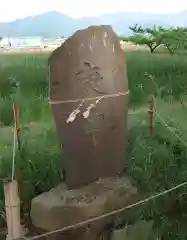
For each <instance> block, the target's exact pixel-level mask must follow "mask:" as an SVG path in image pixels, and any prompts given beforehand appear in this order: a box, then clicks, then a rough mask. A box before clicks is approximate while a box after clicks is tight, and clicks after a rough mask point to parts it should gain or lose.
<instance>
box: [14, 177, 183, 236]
mask: <svg viewBox="0 0 187 240" xmlns="http://www.w3.org/2000/svg"><path fill="white" fill-rule="evenodd" d="M185 185H187V182H183V183H181V184H179V185H177V186H175V187H172V188H170V189H168V190H165V191H163V192H161V193H158V194H156V195H153V196H150V197H147V198H145V199H143V200H140V201H138V202H136V203H133V204H130V205H128V206H125V207H123V208H120V209H118V210H114V211H112V212H110V213H106V214H103V215H101V216H99V217H95V218H91V219H89V220H87V221H83V222H80V223H76V224H72V225H69V226H67V227H63V228H60V229H57V230H54V231H51V232H47V233H43V234H40V235H37V236H34V237H23V238H21V240H36V239H39V238H41V237H46V236H49V235H52V234H55V233H61V232H65V231H68V230H72V229H75V228H80V227H83V226H85V225H88V224H91V223H93V222H96V221H99V220H103V219H104V218H107V217H111V216H114V215H116V214H118V213H121V212H124V211H125V210H129V209H131V208H134V207H137V206H139V205H141V204H144V203H147V202H149V201H151V200H154V199H156V198H158V197H161V196H164V195H166V194H168V193H170V192H172V191H175V190H177V189H179V188H181V187H184V186H185ZM19 240H20V239H19Z"/></svg>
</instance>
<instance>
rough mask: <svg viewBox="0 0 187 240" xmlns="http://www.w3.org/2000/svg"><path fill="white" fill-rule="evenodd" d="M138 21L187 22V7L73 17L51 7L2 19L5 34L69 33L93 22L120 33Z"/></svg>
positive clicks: (0, 33) (1, 33)
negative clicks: (173, 10)
mask: <svg viewBox="0 0 187 240" xmlns="http://www.w3.org/2000/svg"><path fill="white" fill-rule="evenodd" d="M135 23H139V24H141V25H143V26H146V27H151V26H153V25H154V24H156V25H162V26H165V27H169V26H187V10H186V11H183V12H179V13H175V14H148V13H135V12H122V13H114V14H113V13H111V14H104V15H101V16H99V17H82V18H79V19H73V18H71V17H69V16H66V15H64V14H62V13H60V12H56V11H51V12H47V13H43V14H41V15H37V16H34V17H31V16H30V17H26V18H24V19H18V20H15V21H12V22H6V23H0V36H2V37H25V36H27V37H29V36H43V37H58V36H66V37H67V36H70V35H72V33H73V32H75V31H76V30H78V29H83V28H86V27H88V26H90V25H102V24H106V25H112V27H113V28H114V30H115V31H116V32H117V33H118V34H123V35H128V34H129V33H130V30H129V26H131V25H134V24H135Z"/></svg>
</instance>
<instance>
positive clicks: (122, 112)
mask: <svg viewBox="0 0 187 240" xmlns="http://www.w3.org/2000/svg"><path fill="white" fill-rule="evenodd" d="M49 71H50V99H51V106H52V111H53V115H54V120H55V124H56V129H57V134H58V136H59V139H60V144H61V149H62V152H63V154H64V157H65V162H64V167H65V175H66V179H65V180H66V183H67V185H68V187H69V188H70V189H74V188H77V187H80V186H83V185H87V184H89V183H91V182H94V181H96V180H97V179H99V178H103V177H113V176H120V175H122V174H123V164H124V159H125V155H124V154H125V147H126V138H127V134H126V132H127V130H126V129H127V108H128V107H127V102H128V96H127V95H128V94H127V92H128V81H127V71H126V63H125V57H124V52H123V50H122V49H121V46H120V43H119V40H118V39H117V37H116V34H115V33H114V31H113V30H112V28H111V27H110V26H92V27H89V28H87V29H84V30H80V31H77V32H76V33H75V34H74V35H73V36H72V37H70V38H69V39H68V40H67V41H66V42H65V43H64V44H63V45H62V46H61V47H60V48H58V49H57V50H55V51H54V52H53V54H52V55H51V57H50V59H49ZM83 100H84V101H83ZM92 104H93V105H92ZM79 105H81V106H79ZM90 108H91V109H90ZM76 109H77V110H78V111H80V112H78V113H77V114H76V113H75V115H76V118H75V119H74V118H73V119H74V121H72V122H71V121H69V122H68V118H69V116H70V114H71V113H74V110H76ZM89 109H90V111H89ZM86 110H88V111H87V112H86ZM85 112H86V113H89V116H88V117H87V118H86V116H85V117H84V116H83V114H84V113H85ZM86 113H85V114H86ZM74 117H75V116H74ZM69 120H71V116H70V119H69Z"/></svg>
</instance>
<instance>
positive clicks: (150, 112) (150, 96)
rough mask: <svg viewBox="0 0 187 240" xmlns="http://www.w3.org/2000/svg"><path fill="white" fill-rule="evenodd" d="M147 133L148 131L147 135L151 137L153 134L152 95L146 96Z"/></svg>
mask: <svg viewBox="0 0 187 240" xmlns="http://www.w3.org/2000/svg"><path fill="white" fill-rule="evenodd" d="M148 105H149V108H148V133H149V137H152V135H153V107H154V103H153V96H152V95H149V97H148Z"/></svg>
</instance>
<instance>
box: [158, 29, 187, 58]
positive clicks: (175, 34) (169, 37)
mask: <svg viewBox="0 0 187 240" xmlns="http://www.w3.org/2000/svg"><path fill="white" fill-rule="evenodd" d="M163 44H164V46H165V47H166V48H167V49H168V51H169V52H170V54H174V53H175V52H176V50H178V49H184V48H185V46H186V45H187V29H186V28H183V27H177V28H169V29H165V30H164V33H163Z"/></svg>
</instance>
